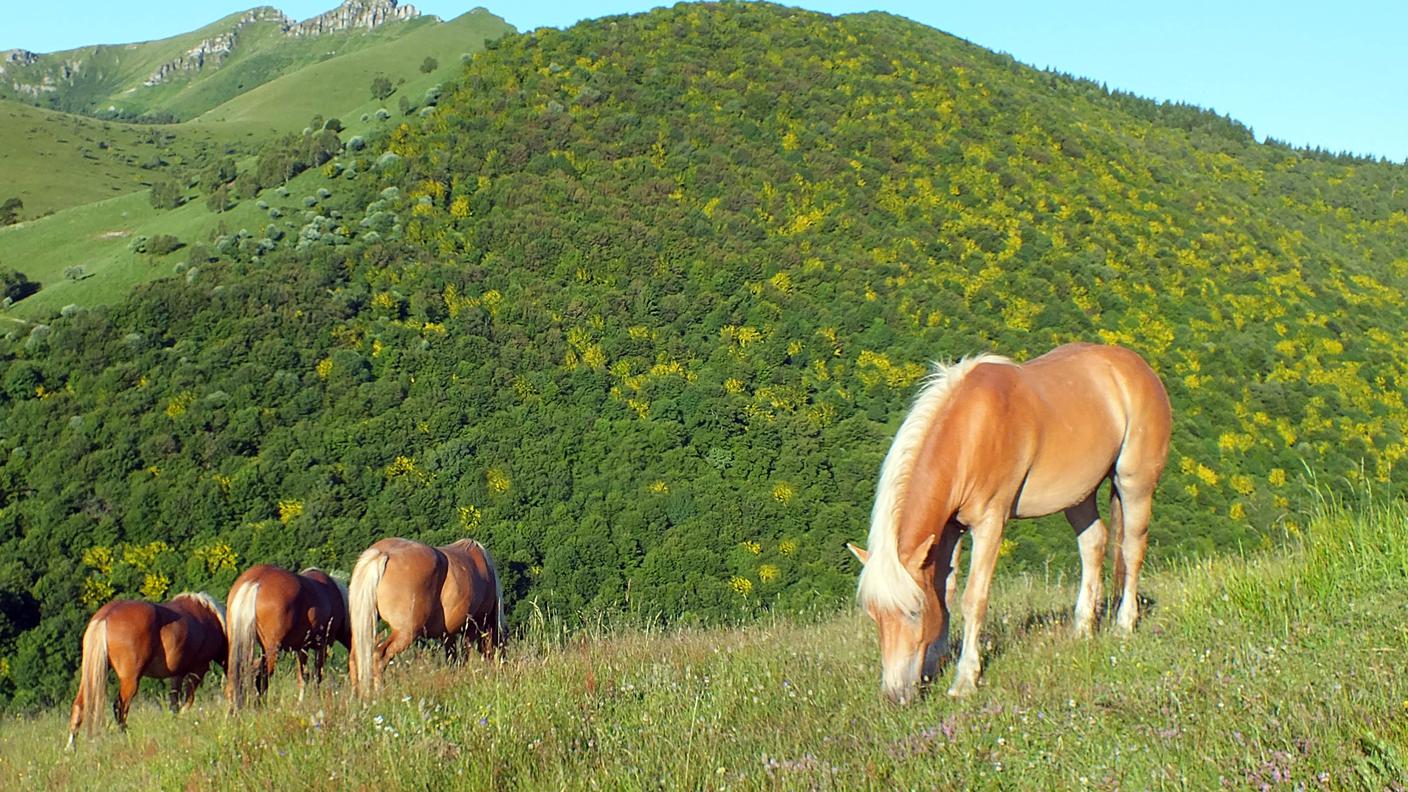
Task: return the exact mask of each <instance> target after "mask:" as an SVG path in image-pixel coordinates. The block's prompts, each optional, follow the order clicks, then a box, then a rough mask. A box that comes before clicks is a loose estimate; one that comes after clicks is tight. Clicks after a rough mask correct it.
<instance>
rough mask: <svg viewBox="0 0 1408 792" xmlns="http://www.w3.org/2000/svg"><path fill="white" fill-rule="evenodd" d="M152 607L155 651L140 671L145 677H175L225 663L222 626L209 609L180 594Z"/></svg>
mask: <svg viewBox="0 0 1408 792" xmlns="http://www.w3.org/2000/svg"><path fill="white" fill-rule="evenodd" d="M152 607H153V609H154V611H155V613H156V621H157V624H158V629H157V642H156V648H157V651H156V652H154V653H153V655H152V658H151V661H150V662H149V663H148V665H147V668H146V669H145V671H144V673H145V674H146V675H147V676H153V677H158V678H165V677H171V676H178V675H181V674H186V673H189V672H191V671H193V670H195V669H204V668H206V667H208V666H209V665H210V663H211V662H215V661H218V662H220V663H222V664H223V663H224V662H225V655H226V652H227V648H226V647H227V644H226V642H225V630H224V626H223V625H221V624H220V619H219V618H218V617H217V616H215V614H213V613H211V612H210V610H209V609H207V608H206V607H204V606H203V605H199V604H197V603H195V602H193V601H191V600H189V599H185V598H180V597H178V598H176V599H174V600H172V601H170V602H166V603H162V604H160V605H153V606H152Z"/></svg>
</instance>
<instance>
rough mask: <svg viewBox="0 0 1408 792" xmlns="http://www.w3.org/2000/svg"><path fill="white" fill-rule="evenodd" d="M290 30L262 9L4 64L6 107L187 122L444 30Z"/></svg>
mask: <svg viewBox="0 0 1408 792" xmlns="http://www.w3.org/2000/svg"><path fill="white" fill-rule="evenodd" d="M396 5H397V4H396V3H395V2H394V1H392V0H378V2H372V3H362V2H355V0H348V2H345V3H344V4H343V6H341V7H340V8H339V9H335V11H340V10H350V11H361V10H363V8H364V7H372V6H380V7H384V8H386V9H388V10H389V11H388V13H389V14H390V13H392V12H394V9H395V8H396ZM330 13H333V12H330ZM294 24H295V23H294V21H293V20H291V19H289V18H287V17H285V16H284V15H283V14H282V13H281V12H279V11H278V10H277V9H274V8H270V7H267V6H262V7H260V8H254V9H251V10H249V11H245V12H242V13H237V14H231V15H230V16H227V17H225V18H223V19H221V20H219V21H216V22H214V23H211V24H210V25H207V26H205V27H203V28H200V29H199V30H195V31H192V32H190V33H184V34H182V35H180V36H174V37H172V38H167V39H161V40H159V41H149V42H141V43H136V44H116V45H98V46H91V47H83V48H80V49H75V50H66V51H63V52H54V53H49V54H44V55H33V54H30V55H28V56H27V57H20V58H19V59H11V60H10V61H9V62H7V63H4V64H0V68H3V69H4V72H3V75H4V78H5V79H4V81H3V85H0V97H3V98H9V99H16V100H20V101H29V102H33V103H37V104H41V105H43V106H47V107H50V108H52V109H56V110H65V111H69V112H77V113H87V114H103V115H105V116H110V117H117V118H154V119H167V120H183V119H190V118H194V117H195V116H197V115H200V114H201V113H203V112H205V111H207V110H209V109H211V108H213V107H216V106H218V105H220V104H223V103H224V102H226V101H229V100H230V99H232V98H234V97H236V96H239V95H240V94H242V93H244V92H246V91H249V90H252V89H254V88H256V87H258V86H260V85H263V84H265V83H267V82H269V81H271V80H274V79H277V78H278V77H280V76H283V75H285V74H289V73H292V72H294V71H297V70H299V69H301V68H304V67H306V66H309V65H312V64H316V63H319V62H321V61H325V60H327V59H329V58H333V57H336V56H339V55H345V54H347V53H351V52H356V51H358V50H360V49H363V48H366V47H374V46H377V45H379V44H383V43H386V42H388V41H392V40H395V39H397V38H400V37H402V36H406V35H410V34H412V33H415V32H417V31H420V30H422V29H423V28H428V27H436V26H438V25H439V24H440V22H439V20H437V19H435V18H433V17H416V18H411V19H406V20H399V19H396V18H395V17H394V15H389V16H388V17H387V19H386V20H385V21H384V22H380V23H378V24H376V25H374V26H370V27H369V26H368V24H369V23H368V22H365V21H362V22H360V24H359V23H358V21H357V20H352V21H348V22H344V23H342V24H339V25H336V26H333V27H331V28H329V29H327V30H325V31H321V32H313V33H307V34H300V33H299V32H298V31H297V30H294V29H291V28H292V27H293V26H294ZM505 27H506V26H505Z"/></svg>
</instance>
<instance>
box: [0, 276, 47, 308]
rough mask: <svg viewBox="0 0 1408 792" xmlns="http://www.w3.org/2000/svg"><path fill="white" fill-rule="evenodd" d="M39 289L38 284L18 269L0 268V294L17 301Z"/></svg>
mask: <svg viewBox="0 0 1408 792" xmlns="http://www.w3.org/2000/svg"><path fill="white" fill-rule="evenodd" d="M37 291H39V284H38V283H36V282H34V281H32V280H30V279H29V276H27V275H25V274H24V273H23V272H20V271H19V270H13V269H0V294H3V296H5V297H7V298H9V299H10V300H12V301H15V302H18V301H20V300H23V299H24V298H26V297H28V296H29V295H31V294H34V293H35V292H37Z"/></svg>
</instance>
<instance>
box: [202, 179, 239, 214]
mask: <svg viewBox="0 0 1408 792" xmlns="http://www.w3.org/2000/svg"><path fill="white" fill-rule="evenodd" d="M234 205H235V202H234V201H233V200H231V199H230V188H229V187H226V186H225V185H223V184H222V185H220V186H219V187H216V188H215V189H213V190H211V191H210V194H209V195H207V196H206V197H205V208H207V209H209V210H210V211H212V212H224V211H227V210H228V209H230V207H232V206H234Z"/></svg>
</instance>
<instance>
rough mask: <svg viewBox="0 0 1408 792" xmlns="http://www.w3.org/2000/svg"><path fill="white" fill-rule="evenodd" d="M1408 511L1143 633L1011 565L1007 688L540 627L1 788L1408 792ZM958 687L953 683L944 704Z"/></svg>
mask: <svg viewBox="0 0 1408 792" xmlns="http://www.w3.org/2000/svg"><path fill="white" fill-rule="evenodd" d="M1405 527H1408V526H1405V515H1404V513H1403V510H1402V508H1400V507H1394V508H1391V509H1369V510H1362V511H1358V512H1352V513H1350V512H1344V513H1332V514H1328V515H1322V516H1321V517H1319V518H1316V519H1314V520H1312V521H1311V522H1310V523H1309V525H1308V533H1307V534H1305V535H1304V536H1306V537H1308V539H1307V541H1305V542H1297V543H1296V544H1295V546H1294V548H1293V549H1291V550H1288V551H1287V552H1285V553H1281V554H1276V555H1272V556H1266V557H1258V558H1254V559H1246V558H1243V557H1236V556H1234V557H1229V558H1225V559H1221V560H1218V561H1207V562H1202V563H1198V564H1192V565H1187V566H1183V565H1178V566H1176V567H1175V568H1165V569H1163V570H1161V571H1158V572H1156V573H1155V574H1153V575H1151V576H1150V580H1149V585H1148V586H1147V589H1146V590H1147V591H1148V592H1149V595H1150V596H1151V597H1152V598H1153V602H1152V604H1151V607H1150V609H1149V615H1148V617H1147V618H1146V619H1145V620H1144V622H1143V623H1142V624H1141V626H1140V628H1139V630H1138V632H1137V633H1136V634H1135V636H1134V637H1133V638H1131V639H1128V640H1121V639H1120V638H1118V637H1115V636H1114V635H1112V634H1110V633H1108V632H1103V633H1100V634H1098V635H1097V637H1096V638H1094V639H1093V640H1081V639H1077V638H1074V637H1073V636H1072V635H1071V634H1070V625H1069V624H1068V623H1067V622H1066V614H1067V612H1068V609H1069V607H1070V603H1071V600H1072V598H1073V596H1074V585H1067V584H1064V583H1062V582H1061V581H1059V580H1055V581H1053V580H1046V579H1042V578H1040V577H1036V576H1032V575H1020V576H1019V575H1012V574H1007V575H1000V577H999V581H1000V585H999V588H998V589H997V590H996V592H995V593H994V597H993V608H994V610H993V612H992V614H991V618H990V620H989V623H990V624H991V625H993V629H992V630H991V633H990V635H991V641H992V643H991V646H990V647H989V649H988V652H987V654H988V665H987V667H986V672H985V673H986V676H985V678H984V685H983V686H982V687H981V688H980V689H979V691H978V693H977V694H976V695H975V696H973V697H972V698H971V699H967V700H963V701H954V700H951V699H949V698H948V697H946V696H944V695H942V693H941V692H937V691H936V694H935V695H930V696H928V697H927V698H924V699H921V700H920V701H918V702H917V703H915V704H913V705H911V706H909V707H907V708H897V707H894V706H892V705H890V704H889V703H888V702H886V701H885V700H883V699H882V698H881V696H880V695H879V693H878V689H877V680H878V671H877V663H878V661H877V652H876V648H875V638H874V633H873V628H872V627H871V625H870V623H869V622H868V621H867V620H866V619H865V618H864V617H863V616H861V615H859V614H856V613H854V612H851V611H848V612H846V613H844V614H841V615H835V616H829V615H824V614H813V615H812V616H810V617H802V618H787V619H772V620H767V621H764V622H762V623H759V624H755V625H751V626H747V627H740V628H734V629H709V630H699V629H685V630H640V629H632V628H614V629H612V628H607V629H602V628H595V629H586V630H583V631H580V632H573V633H571V634H558V633H550V632H545V631H544V630H542V629H541V628H540V627H539V628H536V629H530V630H529V631H528V637H527V638H525V639H524V640H523V641H521V642H519V643H517V644H515V645H512V646H511V654H510V655H509V658H508V660H507V662H506V663H504V664H503V665H502V666H500V667H498V668H492V669H491V668H486V667H484V666H482V665H481V664H479V663H478V662H477V660H476V659H474V658H471V661H470V662H469V663H468V664H467V665H465V666H463V667H459V668H453V667H445V666H444V665H443V664H442V663H441V662H440V661H439V659H438V658H436V657H433V656H430V655H428V654H427V655H423V656H421V657H420V658H416V659H412V660H410V661H409V662H404V663H401V662H398V663H397V665H396V666H393V668H392V669H391V670H390V671H389V672H388V675H387V679H388V687H387V689H386V690H385V692H384V694H383V695H382V696H381V697H380V699H379V700H377V701H376V702H374V703H372V704H370V705H367V706H363V705H361V704H358V703H353V702H351V701H349V700H348V698H347V697H346V693H347V687H346V684H345V682H344V679H343V677H342V675H341V674H339V675H338V677H337V678H336V680H335V681H334V682H333V683H332V684H331V685H330V686H329V689H327V690H325V691H323V694H322V695H321V696H316V695H315V696H313V697H312V698H311V699H310V700H309V701H307V702H305V703H303V704H299V703H298V702H297V700H296V698H295V696H294V695H293V686H292V684H291V675H290V674H289V673H288V669H287V668H284V669H283V670H282V671H281V674H282V679H276V680H275V693H274V700H273V703H272V704H271V705H270V706H269V707H267V708H266V709H263V710H257V711H250V712H246V713H244V714H242V715H240V716H237V717H230V716H228V715H226V713H225V710H224V707H223V701H222V700H221V699H219V698H217V693H216V688H218V684H219V682H218V680H217V679H212V680H211V682H210V683H209V684H208V685H207V687H206V689H205V690H203V691H202V693H201V696H200V699H199V702H198V704H197V705H196V707H195V709H194V710H192V711H190V712H188V713H185V714H182V715H181V716H179V717H172V716H171V715H169V714H167V713H165V712H161V711H159V710H158V709H157V705H156V701H157V699H158V696H157V695H156V694H155V693H147V694H145V695H144V698H142V699H139V705H138V707H137V708H136V709H134V713H133V717H132V720H131V726H130V732H129V733H128V734H127V735H121V734H118V733H116V732H115V731H114V730H113V729H112V728H111V726H109V727H108V728H107V729H106V730H105V732H104V733H103V734H101V735H99V736H98V737H97V738H96V739H83V740H81V741H80V743H79V746H78V750H77V752H76V753H73V754H65V753H63V752H62V751H61V746H62V742H63V740H64V737H65V735H66V733H67V720H66V719H67V710H66V709H64V710H62V711H61V710H58V709H56V710H54V711H52V712H49V713H46V714H44V715H42V716H39V717H34V718H24V719H10V720H8V721H3V722H0V730H3V733H4V736H5V739H4V740H3V741H0V774H3V775H4V776H5V777H8V778H13V779H16V780H17V781H19V782H21V783H23V784H24V785H25V786H26V788H38V789H49V788H61V787H65V786H68V785H71V784H79V783H82V779H91V778H95V777H102V778H103V779H104V783H105V784H108V785H109V786H111V787H112V788H117V789H129V788H130V789H139V788H141V789H145V788H155V787H160V788H168V787H178V786H179V787H183V788H190V789H215V788H229V787H233V786H240V787H244V786H251V787H278V788H284V787H288V786H299V787H311V788H328V789H333V788H346V787H363V786H375V787H378V788H386V789H424V788H445V787H453V788H466V789H542V788H553V789H590V788H597V787H607V788H621V787H626V788H645V787H664V788H671V789H681V788H687V789H723V788H731V789H733V788H744V789H862V788H872V787H875V788H957V787H964V788H974V787H976V788H998V789H1005V788H1013V787H1020V788H1042V789H1073V788H1084V787H1096V788H1121V789H1124V788H1135V789H1215V788H1223V787H1231V788H1238V789H1244V788H1258V789H1265V788H1282V787H1285V788H1287V789H1290V788H1299V789H1392V788H1398V787H1401V786H1402V785H1403V784H1405V783H1408V725H1405V724H1408V717H1405V709H1408V680H1405V679H1404V676H1403V674H1402V673H1401V662H1400V659H1401V657H1402V656H1403V653H1404V652H1405V651H1408V639H1406V638H1405V636H1404V633H1403V631H1402V629H1400V626H1401V622H1402V618H1401V616H1402V603H1403V601H1404V597H1405V596H1408V556H1405V553H1404V546H1403V544H1402V542H1401V537H1402V533H1403V531H1404V530H1405ZM939 690H940V691H941V690H942V687H940V688H939Z"/></svg>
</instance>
